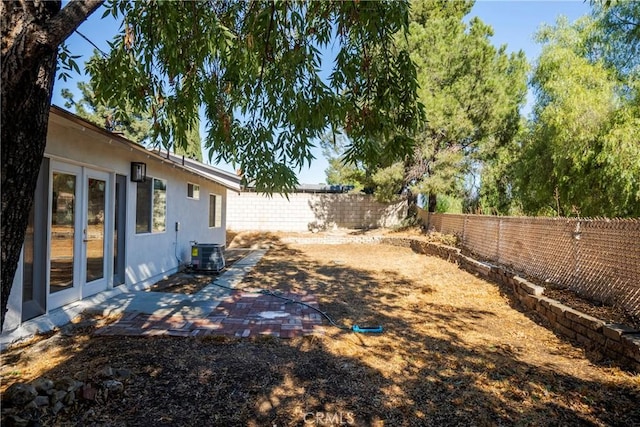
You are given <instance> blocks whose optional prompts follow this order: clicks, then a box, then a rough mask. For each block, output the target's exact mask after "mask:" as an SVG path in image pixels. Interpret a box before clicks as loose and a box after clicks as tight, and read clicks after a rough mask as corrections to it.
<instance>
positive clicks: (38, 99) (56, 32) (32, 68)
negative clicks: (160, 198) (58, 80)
mask: <svg viewBox="0 0 640 427" xmlns="http://www.w3.org/2000/svg"><path fill="white" fill-rule="evenodd" d="M100 3H101V2H99V1H89V0H87V1H85V2H76V3H75V4H72V3H70V4H69V6H67V7H65V10H64V12H65V13H61V12H60V4H61V3H60V1H14V2H2V4H1V5H0V13H1V15H2V18H1V19H2V89H1V90H2V98H1V99H2V116H1V118H0V120H1V121H0V123H1V124H2V126H1V138H2V139H1V141H2V159H1V162H2V225H1V234H0V245H1V249H2V266H1V270H2V289H1V290H2V293H1V298H0V299H1V304H2V306H1V307H0V329H1V328H2V327H3V326H4V319H5V314H6V311H7V302H8V300H9V293H10V292H11V285H12V283H13V278H14V275H15V272H16V268H17V265H18V260H19V258H20V252H21V250H22V244H23V241H24V236H25V230H26V227H27V223H28V219H29V211H30V210H31V205H32V204H33V196H34V192H35V187H36V181H37V179H38V172H39V170H40V164H41V163H42V158H43V154H44V148H45V145H46V140H47V125H48V120H49V108H50V106H51V94H52V90H53V81H54V77H55V73H56V57H57V48H58V45H59V44H60V43H61V42H62V41H63V40H64V39H65V38H66V37H67V36H68V35H69V34H70V33H71V32H72V31H73V30H75V28H77V27H78V25H79V24H80V23H81V22H82V21H84V20H85V19H86V18H87V16H88V15H89V14H90V13H91V12H93V11H94V10H95V9H96V8H97V7H98V6H99V5H100Z"/></svg>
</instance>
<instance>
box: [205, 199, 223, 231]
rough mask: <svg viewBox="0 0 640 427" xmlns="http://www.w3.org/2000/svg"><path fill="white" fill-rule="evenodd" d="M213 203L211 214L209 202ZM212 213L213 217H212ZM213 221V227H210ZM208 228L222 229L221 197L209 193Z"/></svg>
mask: <svg viewBox="0 0 640 427" xmlns="http://www.w3.org/2000/svg"><path fill="white" fill-rule="evenodd" d="M212 201H213V212H212V209H211V206H212V204H211V202H212ZM212 213H213V215H212ZM212 220H213V225H212ZM208 221H209V228H221V227H222V195H220V194H216V193H209V215H208Z"/></svg>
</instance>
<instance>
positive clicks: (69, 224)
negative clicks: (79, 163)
mask: <svg viewBox="0 0 640 427" xmlns="http://www.w3.org/2000/svg"><path fill="white" fill-rule="evenodd" d="M52 181H53V185H52V203H51V266H50V282H49V283H50V288H49V291H50V293H52V294H54V293H56V292H61V291H64V290H66V289H70V288H73V286H74V282H73V277H74V271H75V269H74V267H75V263H74V246H75V223H76V212H75V205H76V176H75V175H72V174H68V173H63V172H54V173H53V179H52Z"/></svg>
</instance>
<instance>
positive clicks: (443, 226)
mask: <svg viewBox="0 0 640 427" xmlns="http://www.w3.org/2000/svg"><path fill="white" fill-rule="evenodd" d="M425 217H426V218H427V221H428V222H427V226H428V227H429V229H432V230H435V231H439V232H441V233H444V234H453V235H456V236H457V237H458V239H459V241H460V243H461V244H462V247H463V248H464V249H466V250H468V251H470V252H471V253H473V254H474V255H476V256H478V257H479V258H482V259H485V260H487V261H489V262H493V263H496V264H500V265H503V266H505V267H508V268H510V269H512V270H514V271H515V272H519V273H524V274H525V275H527V276H529V277H535V278H537V279H539V280H542V281H548V282H551V283H554V284H556V285H559V286H561V287H563V288H567V289H571V290H573V291H575V292H576V293H577V294H579V295H582V296H584V297H586V298H589V299H592V300H595V301H599V302H602V303H605V304H612V305H617V306H620V307H622V308H624V309H625V310H626V311H628V312H629V313H631V314H632V315H634V316H640V219H584V218H530V217H522V218H516V217H496V216H484V215H456V214H429V215H425V213H421V218H425Z"/></svg>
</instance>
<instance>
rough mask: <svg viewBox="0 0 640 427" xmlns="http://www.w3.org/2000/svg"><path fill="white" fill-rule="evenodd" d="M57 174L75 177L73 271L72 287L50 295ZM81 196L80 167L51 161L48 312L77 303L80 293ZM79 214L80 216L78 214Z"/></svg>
mask: <svg viewBox="0 0 640 427" xmlns="http://www.w3.org/2000/svg"><path fill="white" fill-rule="evenodd" d="M56 172H59V173H64V174H69V175H74V176H75V177H76V183H75V188H74V190H75V194H74V201H73V211H74V218H73V227H74V232H73V243H72V245H73V246H72V247H73V270H72V281H73V285H72V286H71V287H70V288H68V289H64V290H61V291H58V292H55V293H51V258H52V252H53V251H52V245H53V243H54V239H53V237H52V233H53V229H52V219H53V216H52V215H53V185H54V182H53V174H54V173H56ZM81 195H82V167H81V166H77V165H72V164H69V163H62V162H58V161H54V160H52V161H51V167H50V172H49V194H48V199H49V200H48V203H47V205H48V210H47V214H48V215H47V216H48V218H47V228H48V233H47V234H48V236H49V239H48V240H49V245H48V248H47V252H48V253H47V274H46V276H47V308H48V309H49V310H52V309H55V308H58V307H62V306H63V305H66V304H69V303H71V302H73V301H77V300H79V299H80V292H81V287H82V286H81V282H80V277H81V276H80V264H81V263H80V255H79V254H80V252H81V250H82V247H81V242H82V233H81V232H79V231H81V230H82V226H81V224H82V215H81V209H80V207H81V204H80V199H81ZM78 213H80V215H79V214H78Z"/></svg>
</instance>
